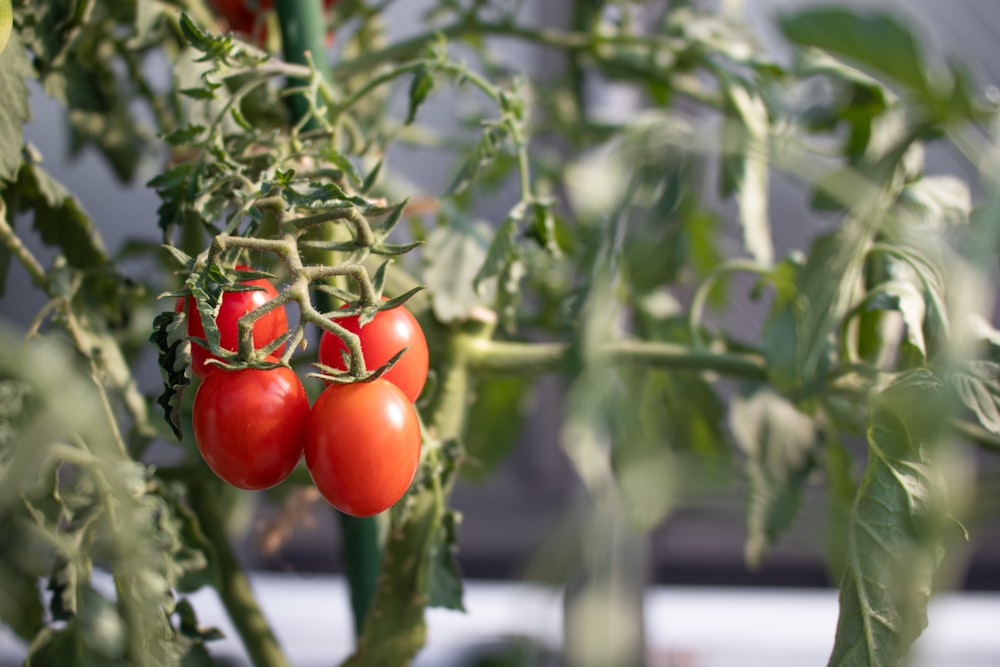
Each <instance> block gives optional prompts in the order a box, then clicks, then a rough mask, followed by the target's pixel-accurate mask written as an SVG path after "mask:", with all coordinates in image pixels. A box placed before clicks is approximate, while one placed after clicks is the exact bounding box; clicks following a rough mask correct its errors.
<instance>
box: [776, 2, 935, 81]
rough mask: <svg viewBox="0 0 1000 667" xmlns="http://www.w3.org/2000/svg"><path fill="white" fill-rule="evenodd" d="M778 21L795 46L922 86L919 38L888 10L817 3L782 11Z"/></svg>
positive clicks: (925, 79)
mask: <svg viewBox="0 0 1000 667" xmlns="http://www.w3.org/2000/svg"><path fill="white" fill-rule="evenodd" d="M779 23H780V25H781V29H782V31H783V32H784V33H785V36H787V37H788V38H789V39H790V40H791V41H792V42H794V43H796V44H798V45H799V46H813V47H816V48H820V49H823V50H824V51H828V52H829V53H832V54H833V55H835V56H838V57H841V58H844V59H846V60H848V61H851V62H853V63H855V64H857V65H859V66H860V67H862V68H864V69H866V70H868V71H869V72H872V73H874V74H878V75H882V76H885V77H888V78H889V79H891V80H893V81H896V82H898V83H900V84H902V85H903V86H905V87H907V88H911V89H913V90H915V91H921V92H923V91H926V90H927V89H928V86H929V83H928V81H927V75H926V66H925V63H924V58H923V50H922V48H921V46H920V41H921V40H918V39H917V38H916V37H915V36H914V35H913V33H912V32H911V31H910V29H909V28H908V27H906V26H905V25H903V24H902V23H900V22H899V21H898V20H897V19H896V18H895V17H893V16H891V15H889V14H886V13H874V12H871V13H867V14H862V13H860V12H854V11H851V10H849V9H840V8H819V9H807V10H804V11H800V12H798V13H794V14H786V15H784V16H782V17H781V18H780V19H779Z"/></svg>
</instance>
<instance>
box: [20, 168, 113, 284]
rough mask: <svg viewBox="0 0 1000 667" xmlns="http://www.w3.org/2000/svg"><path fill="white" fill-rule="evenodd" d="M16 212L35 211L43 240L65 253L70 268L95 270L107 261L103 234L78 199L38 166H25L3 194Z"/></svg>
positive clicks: (35, 217)
mask: <svg viewBox="0 0 1000 667" xmlns="http://www.w3.org/2000/svg"><path fill="white" fill-rule="evenodd" d="M3 194H4V197H5V198H7V200H8V202H11V203H13V202H16V206H17V208H16V209H15V210H16V211H17V212H24V211H29V210H30V211H33V212H34V219H33V224H34V227H35V229H36V230H37V231H38V233H39V235H41V237H42V241H43V242H44V243H45V244H47V245H49V246H52V247H55V248H58V249H59V251H60V252H62V253H63V254H64V255H65V257H66V261H67V262H68V263H69V265H70V266H72V267H74V268H77V269H92V268H94V267H96V266H99V265H101V264H103V263H104V262H105V261H107V252H106V250H105V249H104V242H103V241H102V240H101V236H100V233H99V232H98V230H97V228H96V227H95V226H94V223H93V221H92V220H91V219H90V217H89V216H88V215H87V214H86V213H85V212H84V210H83V207H82V205H81V204H80V201H79V200H78V199H77V198H76V196H75V195H74V194H73V193H71V192H69V191H68V190H66V188H64V187H63V186H62V184H60V183H59V182H58V181H56V180H55V179H53V178H52V177H51V176H49V174H48V173H47V172H46V171H45V170H44V169H42V168H41V167H40V166H39V165H37V164H33V163H28V162H26V163H24V164H23V165H22V166H21V169H20V170H19V171H18V174H17V182H16V183H14V184H13V185H11V186H10V187H9V188H7V189H6V190H4V191H3Z"/></svg>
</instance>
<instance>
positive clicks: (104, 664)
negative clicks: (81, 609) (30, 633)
mask: <svg viewBox="0 0 1000 667" xmlns="http://www.w3.org/2000/svg"><path fill="white" fill-rule="evenodd" d="M129 664H130V663H129V662H128V661H126V660H123V659H121V658H110V657H108V656H105V655H102V654H100V653H98V652H96V651H95V650H93V649H92V648H90V647H89V646H88V645H87V644H86V643H85V641H84V640H83V632H82V631H81V629H80V628H79V626H78V624H77V622H76V621H71V622H70V623H69V624H67V625H66V627H64V628H62V629H59V630H54V629H52V628H45V629H44V630H42V631H41V632H40V633H38V635H37V636H36V637H35V640H34V641H33V642H32V643H31V647H30V648H29V649H28V656H27V658H25V661H24V667H128V665H129Z"/></svg>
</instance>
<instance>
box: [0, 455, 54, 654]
mask: <svg viewBox="0 0 1000 667" xmlns="http://www.w3.org/2000/svg"><path fill="white" fill-rule="evenodd" d="M0 460H2V459H0ZM0 469H2V468H0ZM25 526H27V522H20V521H18V520H17V519H15V518H14V515H13V513H10V514H7V513H5V514H0V544H5V545H21V548H20V549H0V622H2V623H3V624H4V625H6V626H7V627H9V628H10V629H11V630H13V631H14V632H15V633H16V634H17V635H18V636H19V637H21V638H22V639H25V640H27V641H30V640H31V638H32V637H34V636H35V634H36V633H37V632H38V631H39V630H41V629H42V627H43V626H44V622H45V610H44V608H43V606H42V600H41V596H40V595H39V591H38V580H39V576H40V575H41V572H39V570H40V569H41V568H44V564H42V563H38V562H34V563H32V562H31V560H32V558H31V556H30V554H31V553H32V551H33V549H32V548H33V547H34V548H37V547H38V546H39V545H38V544H37V542H36V540H35V539H34V538H33V537H32V536H31V535H30V534H29V533H28V530H27V529H26V528H25Z"/></svg>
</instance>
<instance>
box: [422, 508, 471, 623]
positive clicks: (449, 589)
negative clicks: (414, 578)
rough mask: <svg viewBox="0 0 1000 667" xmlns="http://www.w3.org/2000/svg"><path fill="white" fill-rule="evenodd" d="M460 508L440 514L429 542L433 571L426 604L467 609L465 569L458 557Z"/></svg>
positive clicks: (431, 569) (460, 609)
mask: <svg viewBox="0 0 1000 667" xmlns="http://www.w3.org/2000/svg"><path fill="white" fill-rule="evenodd" d="M459 521H460V516H459V514H458V512H455V511H454V510H449V511H447V512H445V513H444V515H443V516H442V517H441V525H440V526H439V527H438V529H437V530H436V531H434V539H433V540H432V541H431V545H430V553H429V554H428V555H429V560H430V574H429V575H428V579H429V581H428V584H427V589H428V591H427V606H428V607H442V608H444V609H453V610H455V611H465V605H464V604H463V603H462V573H461V571H460V570H459V567H458V561H457V560H456V559H455V553H456V552H457V551H458V524H459Z"/></svg>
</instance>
